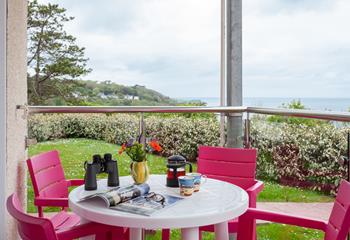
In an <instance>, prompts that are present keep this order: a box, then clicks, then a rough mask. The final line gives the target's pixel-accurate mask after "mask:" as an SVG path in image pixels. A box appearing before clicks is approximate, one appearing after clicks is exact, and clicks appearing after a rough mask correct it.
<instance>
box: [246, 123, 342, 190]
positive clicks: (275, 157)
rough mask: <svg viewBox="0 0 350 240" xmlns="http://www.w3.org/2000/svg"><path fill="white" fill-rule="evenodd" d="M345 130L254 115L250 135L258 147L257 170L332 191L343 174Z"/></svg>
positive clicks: (263, 173) (325, 125)
mask: <svg viewBox="0 0 350 240" xmlns="http://www.w3.org/2000/svg"><path fill="white" fill-rule="evenodd" d="M347 131H349V129H346V128H337V127H336V126H334V125H331V124H320V125H315V126H307V125H304V124H300V125H296V124H289V123H274V124H272V123H270V122H268V121H266V120H264V119H263V118H259V119H258V118H257V119H255V120H254V121H253V123H252V134H251V135H252V139H253V146H254V147H256V148H258V149H259V162H258V165H257V168H258V171H257V173H258V175H259V176H261V177H265V178H269V179H274V180H281V179H284V180H289V181H292V182H293V181H295V182H304V183H308V185H310V186H312V187H313V188H314V189H318V190H327V191H331V192H334V190H335V188H336V186H338V184H339V181H340V179H341V178H345V176H346V169H345V167H344V165H342V164H341V159H342V157H343V156H346V132H347ZM306 185H307V184H306Z"/></svg>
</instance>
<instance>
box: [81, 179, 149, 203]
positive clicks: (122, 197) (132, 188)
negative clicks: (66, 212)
mask: <svg viewBox="0 0 350 240" xmlns="http://www.w3.org/2000/svg"><path fill="white" fill-rule="evenodd" d="M149 189H150V187H149V185H148V184H146V183H145V184H140V185H129V186H126V187H117V188H114V189H111V190H108V191H106V192H100V193H95V194H91V195H88V196H85V197H83V198H81V199H80V200H79V202H81V201H86V200H88V199H92V198H96V197H98V198H102V199H103V200H104V201H105V202H106V204H107V207H112V206H116V205H117V204H119V203H121V202H125V201H128V200H130V199H133V198H137V197H139V196H141V195H145V194H147V193H148V192H149Z"/></svg>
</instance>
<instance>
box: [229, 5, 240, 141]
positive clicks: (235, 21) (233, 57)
mask: <svg viewBox="0 0 350 240" xmlns="http://www.w3.org/2000/svg"><path fill="white" fill-rule="evenodd" d="M226 4H227V5H226V9H227V11H226V15H227V20H226V21H227V23H226V26H227V32H226V44H227V73H226V74H227V81H226V82H227V106H242V104H243V100H242V0H227V3H226ZM227 147H243V123H242V115H241V114H238V115H237V114H231V115H229V116H228V117H227Z"/></svg>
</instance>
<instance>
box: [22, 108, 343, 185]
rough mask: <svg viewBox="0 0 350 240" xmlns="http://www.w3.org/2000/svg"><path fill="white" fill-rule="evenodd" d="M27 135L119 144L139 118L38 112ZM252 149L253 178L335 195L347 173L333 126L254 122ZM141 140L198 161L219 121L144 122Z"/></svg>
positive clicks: (214, 139) (215, 140) (214, 140)
mask: <svg viewBox="0 0 350 240" xmlns="http://www.w3.org/2000/svg"><path fill="white" fill-rule="evenodd" d="M28 126H29V137H30V138H36V139H37V140H38V141H47V140H52V139H59V138H71V137H74V138H91V139H98V140H104V141H106V142H109V143H114V144H119V145H120V144H122V143H123V142H125V141H126V140H127V139H128V138H129V137H131V136H133V137H135V136H137V134H138V126H139V118H138V116H137V115H128V114H37V115H33V116H31V117H30V119H29V124H28ZM251 126H252V128H251V138H252V145H253V147H256V148H258V149H259V157H258V164H257V175H258V177H260V178H263V179H273V180H279V181H283V182H285V183H287V184H298V183H301V185H303V184H304V185H305V186H311V187H312V188H314V189H318V190H326V191H330V192H334V190H335V189H336V186H338V185H339V181H340V179H341V178H344V177H345V175H346V169H345V167H344V166H343V164H341V161H340V160H341V159H342V157H343V156H345V155H346V132H347V131H349V128H346V127H336V126H334V125H332V124H320V125H316V126H306V125H296V124H288V123H271V122H268V121H266V119H265V118H255V119H254V120H253V123H252V124H251ZM145 134H146V137H149V138H155V139H157V140H158V141H159V142H160V143H161V145H162V147H163V148H164V152H163V154H164V156H169V155H172V154H179V153H181V154H183V155H185V156H187V157H188V158H189V159H190V160H195V159H196V157H197V149H198V146H199V145H211V146H217V145H218V144H219V136H220V133H219V122H218V121H217V120H216V119H213V118H203V119H201V118H184V117H174V118H161V117H159V116H153V117H152V116H151V117H147V118H146V119H145Z"/></svg>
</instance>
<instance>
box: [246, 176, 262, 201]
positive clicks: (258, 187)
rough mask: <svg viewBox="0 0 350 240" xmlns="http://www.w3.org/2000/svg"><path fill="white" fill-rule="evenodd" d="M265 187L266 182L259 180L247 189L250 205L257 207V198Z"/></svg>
mask: <svg viewBox="0 0 350 240" xmlns="http://www.w3.org/2000/svg"><path fill="white" fill-rule="evenodd" d="M263 188H264V183H263V182H261V181H257V182H256V183H255V184H254V185H253V186H251V187H250V188H248V189H247V190H246V191H247V193H248V195H249V207H256V198H257V196H258V194H259V193H260V192H261V191H262V190H263Z"/></svg>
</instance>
